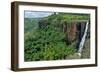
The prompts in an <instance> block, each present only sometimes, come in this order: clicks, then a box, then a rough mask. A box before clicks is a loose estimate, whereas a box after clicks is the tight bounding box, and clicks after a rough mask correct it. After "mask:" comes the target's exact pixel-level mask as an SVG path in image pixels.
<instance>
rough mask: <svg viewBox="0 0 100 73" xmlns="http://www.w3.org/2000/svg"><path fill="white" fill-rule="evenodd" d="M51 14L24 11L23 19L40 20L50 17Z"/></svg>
mask: <svg viewBox="0 0 100 73" xmlns="http://www.w3.org/2000/svg"><path fill="white" fill-rule="evenodd" d="M52 14H53V12H41V11H25V13H24V15H25V16H24V17H25V18H42V17H47V16H49V15H52Z"/></svg>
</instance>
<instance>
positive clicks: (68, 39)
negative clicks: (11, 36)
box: [24, 12, 90, 61]
mask: <svg viewBox="0 0 100 73" xmlns="http://www.w3.org/2000/svg"><path fill="white" fill-rule="evenodd" d="M89 20H90V15H89V14H75V13H56V12H54V13H52V14H51V15H49V16H47V17H42V18H24V59H25V61H40V60H63V59H74V58H75V59H78V58H80V57H78V56H77V55H76V53H77V52H78V49H79V44H80V41H81V39H82V36H83V35H84V31H85V28H86V21H88V22H89ZM89 27H90V25H89ZM89 45H90V29H89V28H88V32H87V35H86V41H85V44H84V48H83V51H82V56H81V58H89V57H90V53H89V52H90V47H89Z"/></svg>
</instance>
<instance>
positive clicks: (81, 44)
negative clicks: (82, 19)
mask: <svg viewBox="0 0 100 73" xmlns="http://www.w3.org/2000/svg"><path fill="white" fill-rule="evenodd" d="M88 27H89V22H88V21H87V23H86V27H85V31H84V35H83V37H82V39H81V42H80V44H79V50H78V54H79V56H81V52H82V49H83V46H84V43H85V40H86V35H87V31H88Z"/></svg>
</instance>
